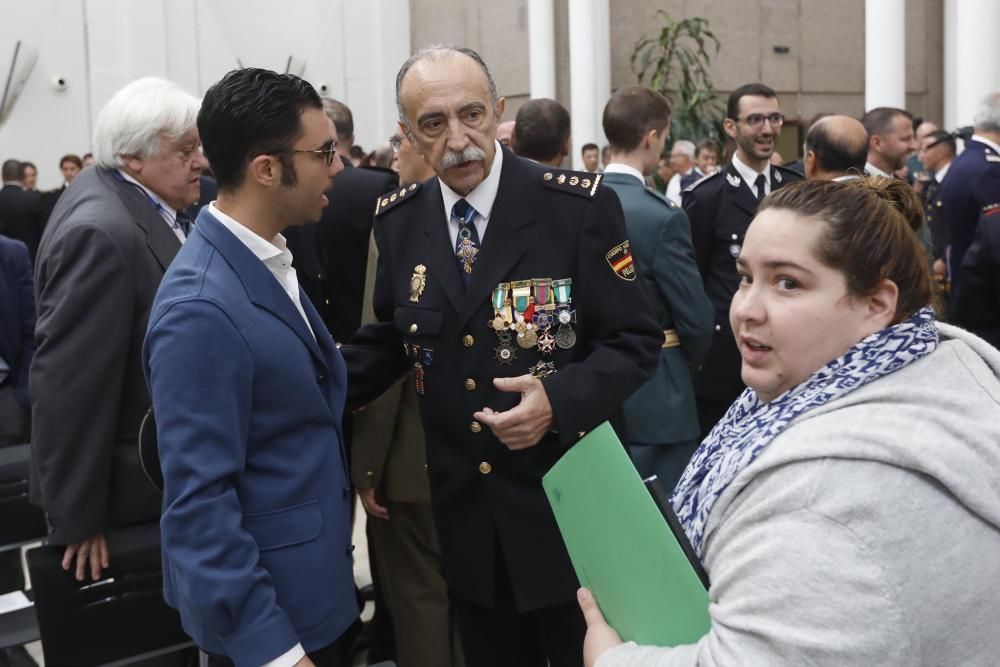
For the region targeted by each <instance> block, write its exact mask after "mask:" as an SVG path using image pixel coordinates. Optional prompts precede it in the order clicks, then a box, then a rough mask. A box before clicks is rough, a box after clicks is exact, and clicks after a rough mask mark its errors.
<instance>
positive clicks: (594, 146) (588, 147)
mask: <svg viewBox="0 0 1000 667" xmlns="http://www.w3.org/2000/svg"><path fill="white" fill-rule="evenodd" d="M596 150H600V149H599V148H598V147H597V144H594V143H590V144H584V145H583V147H582V148H581V149H580V154H581V155H583V154H584V153H586V152H587V151H596Z"/></svg>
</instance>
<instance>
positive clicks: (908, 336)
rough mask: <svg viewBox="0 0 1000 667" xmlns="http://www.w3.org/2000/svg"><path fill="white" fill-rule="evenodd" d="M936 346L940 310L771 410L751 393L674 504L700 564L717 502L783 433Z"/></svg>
mask: <svg viewBox="0 0 1000 667" xmlns="http://www.w3.org/2000/svg"><path fill="white" fill-rule="evenodd" d="M937 345H938V330H937V325H936V323H935V318H934V310H933V309H932V308H930V307H929V306H928V307H924V308H922V309H921V310H919V311H917V312H916V313H915V314H914V315H913V316H912V317H910V318H909V319H908V320H905V321H903V322H900V323H899V324H896V325H894V326H891V327H887V328H885V329H882V330H881V331H877V332H876V333H873V334H872V335H870V336H868V337H867V338H865V339H864V340H862V341H861V342H860V343H858V344H857V345H855V346H854V347H852V348H851V349H849V350H848V351H847V352H846V353H844V355H843V356H841V357H838V358H837V359H834V360H833V361H831V362H830V363H828V364H827V365H826V366H824V367H823V368H821V369H819V370H818V371H816V372H815V373H813V374H812V375H811V376H810V377H809V378H808V379H807V380H805V381H804V382H802V383H801V384H799V385H796V386H795V387H793V388H792V389H790V390H788V391H787V392H785V393H784V394H782V395H781V396H778V397H777V398H775V399H774V400H773V401H771V402H770V403H765V402H764V401H762V400H760V399H759V398H757V394H756V393H755V392H754V391H753V389H750V388H749V387H748V388H747V389H746V390H744V392H743V393H742V394H741V395H740V397H739V398H738V399H737V400H736V402H735V403H733V404H732V405H731V406H730V407H729V410H728V411H727V412H726V415H725V417H723V418H722V420H721V421H720V422H719V423H718V424H716V425H715V428H713V429H712V432H711V433H709V434H708V437H707V438H705V440H704V441H703V442H702V443H701V446H700V447H698V450H697V451H696V452H695V453H694V456H693V457H692V458H691V462H690V463H688V466H687V468H686V469H685V470H684V474H683V475H682V476H681V479H680V481H679V482H678V483H677V487H676V488H675V489H674V494H673V496H672V497H671V502H672V503H673V506H674V510H675V511H676V512H677V516H678V518H680V521H681V524H682V525H683V526H684V531H685V532H686V533H687V535H688V538H689V539H690V540H691V545H692V546H693V547H694V550H695V552H696V553H697V554H698V556H699V558H701V557H703V556H704V554H703V552H702V549H703V546H704V539H705V526H706V525H707V524H708V517H709V515H710V514H711V512H712V507H713V506H714V505H715V502H716V501H717V500H718V499H719V497H720V496H721V495H722V494H723V492H724V491H725V490H726V488H727V487H728V486H729V485H730V484H731V483H732V481H733V480H734V479H736V476H737V475H739V474H740V473H741V472H742V471H743V470H744V469H745V468H746V467H747V466H749V465H750V464H751V463H753V461H754V459H756V458H757V456H758V455H759V454H760V453H761V452H762V451H764V448H766V447H767V446H768V444H770V442H771V440H773V439H774V438H775V437H776V436H777V435H778V434H779V433H781V432H782V431H784V430H785V428H786V427H787V426H788V425H789V424H791V423H792V421H793V420H795V419H796V418H798V417H799V416H800V415H802V414H803V413H804V412H806V411H808V410H812V409H814V408H817V407H819V406H821V405H824V404H826V403H828V402H830V401H832V400H834V399H837V398H840V397H841V396H844V395H846V394H848V393H850V392H852V391H854V390H855V389H857V388H858V387H862V386H864V385H866V384H868V383H869V382H871V381H873V380H877V379H878V378H880V377H883V376H885V375H888V374H889V373H892V372H893V371H897V370H899V369H900V368H902V367H903V366H906V365H907V364H909V363H911V362H914V361H916V360H917V359H920V358H922V357H924V356H926V355H928V354H930V353H931V352H933V351H934V349H935V348H936V347H937Z"/></svg>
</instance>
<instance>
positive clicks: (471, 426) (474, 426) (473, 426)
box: [469, 422, 483, 433]
mask: <svg viewBox="0 0 1000 667" xmlns="http://www.w3.org/2000/svg"><path fill="white" fill-rule="evenodd" d="M469 430H470V431H472V432H473V433H479V432H480V431H482V430H483V425H482V424H480V423H479V422H472V423H471V424H469Z"/></svg>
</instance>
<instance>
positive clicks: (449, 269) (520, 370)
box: [345, 47, 663, 667]
mask: <svg viewBox="0 0 1000 667" xmlns="http://www.w3.org/2000/svg"><path fill="white" fill-rule="evenodd" d="M396 88H397V99H398V101H399V106H400V115H401V119H402V122H401V129H402V131H404V132H406V133H407V136H408V137H409V138H410V139H411V140H412V141H413V142H414V144H415V145H416V146H417V147H418V148H419V149H420V151H421V152H422V153H423V154H424V155H425V156H426V157H427V159H428V161H429V162H430V163H431V164H432V165H433V167H434V171H435V172H436V173H437V176H438V178H437V179H432V180H430V181H428V182H427V183H425V184H424V185H419V184H411V185H409V186H407V187H406V188H405V189H403V188H400V189H398V190H396V191H393V192H391V193H387V194H386V195H384V196H383V197H382V198H381V199H380V200H379V202H378V208H377V210H376V220H375V237H376V240H377V242H378V246H379V267H378V273H377V279H376V286H375V295H374V306H375V313H376V315H377V317H378V318H379V320H380V321H381V322H382V324H376V325H370V326H369V327H367V328H363V329H362V330H361V332H359V334H358V336H356V337H355V341H353V342H354V343H355V344H357V346H358V349H355V350H352V349H350V348H351V347H352V346H346V347H345V353H346V356H347V358H348V362H349V364H350V366H349V368H350V369H351V371H352V374H351V379H352V381H353V380H355V378H357V379H358V381H359V382H360V383H361V386H359V387H357V388H356V389H355V391H358V392H360V393H364V391H365V386H364V385H365V384H367V383H370V382H372V381H373V380H375V381H381V378H377V377H376V376H378V375H379V373H378V372H375V373H373V372H371V370H372V369H373V368H374V365H373V364H371V363H368V364H362V365H359V363H358V362H359V361H364V360H365V359H364V357H366V355H367V357H368V358H367V361H369V362H371V361H373V359H372V356H371V352H373V345H375V344H376V343H377V344H378V345H377V350H376V351H377V352H381V353H382V355H383V356H384V355H385V353H386V352H388V351H389V350H395V349H399V348H402V347H403V346H401V345H399V340H400V337H402V339H403V341H404V342H405V349H406V350H407V351H408V353H409V355H410V359H411V365H412V367H413V369H414V380H413V382H414V387H415V390H416V393H417V396H418V401H419V403H420V407H421V414H422V417H423V423H424V429H425V432H426V437H427V462H428V471H429V474H430V481H431V495H432V503H433V510H434V516H435V520H436V523H437V527H438V531H439V534H440V538H441V546H442V549H443V552H444V557H445V572H446V577H447V580H448V586H449V591H450V595H451V600H452V603H453V606H454V609H455V615H456V618H457V619H458V624H459V629H460V633H461V636H462V644H463V649H464V651H465V655H466V662H467V663H468V664H469V665H476V667H481V666H483V665H505V666H506V665H519V666H533V665H538V666H539V667H541V666H543V665H545V664H550V665H553V666H554V667H559V666H562V665H565V666H567V667H569V666H572V667H578V666H579V665H580V664H581V663H582V659H583V657H582V656H583V652H582V645H583V636H584V632H585V627H584V622H583V618H582V615H581V614H580V612H579V609H578V608H577V607H576V603H575V592H576V589H577V587H578V585H579V583H578V581H577V578H576V575H575V574H574V571H573V568H572V566H571V564H570V560H569V557H568V555H567V553H566V549H565V547H564V545H563V542H562V538H561V537H560V534H559V530H558V528H557V526H556V523H555V520H554V517H553V515H552V512H551V510H550V508H549V505H548V502H547V501H546V498H545V495H544V492H543V490H542V486H541V483H540V480H541V476H542V475H543V474H544V473H545V472H546V471H547V470H548V469H549V468H550V467H551V466H552V464H553V463H555V461H556V460H558V458H559V457H560V456H561V455H562V454H563V453H564V452H565V451H566V450H567V449H568V448H569V447H570V446H572V445H573V443H574V442H576V441H577V439H578V438H579V437H580V436H581V435H583V434H584V433H585V432H587V431H588V430H590V429H592V428H594V427H595V426H597V425H598V424H600V423H601V422H603V421H604V420H607V419H609V418H611V419H612V420H613V423H614V421H615V419H614V418H615V417H616V416H617V415H618V413H619V412H620V406H621V404H622V402H623V401H624V400H625V398H626V397H628V396H629V395H630V394H632V393H633V392H634V391H635V390H636V389H637V388H638V387H639V386H640V385H642V384H643V382H644V381H646V380H647V379H649V377H651V374H652V371H653V369H654V368H655V365H656V359H657V356H658V352H659V350H660V346H661V345H662V342H663V332H662V331H661V330H660V329H659V327H658V326H657V324H656V322H655V321H653V320H652V319H651V317H650V316H649V315H648V314H647V313H648V312H649V311H650V307H649V304H648V303H647V301H646V299H645V297H644V293H643V291H642V289H641V288H640V287H639V284H638V283H637V282H636V281H635V267H634V265H633V263H632V256H631V253H630V251H629V244H628V239H627V238H626V232H625V224H624V220H623V216H622V209H621V205H620V204H619V203H618V199H617V197H615V195H614V193H613V192H611V191H610V190H607V189H604V188H602V187H601V185H602V184H601V175H599V174H590V173H575V172H565V171H560V170H557V169H552V168H546V167H543V166H541V165H537V164H534V163H532V162H529V161H527V160H522V159H520V158H518V157H517V156H515V155H514V154H513V153H511V152H509V151H508V150H506V149H502V148H500V146H499V144H498V142H497V141H496V140H495V134H496V126H497V122H498V119H499V118H500V116H501V114H502V112H503V109H504V100H503V99H502V98H498V96H497V93H496V85H495V83H494V82H493V78H492V76H490V74H489V71H488V70H487V68H486V65H485V64H484V63H483V61H482V59H481V58H480V57H479V56H478V54H476V53H475V52H473V51H471V50H468V49H455V48H450V47H432V48H430V49H426V50H423V51H420V52H418V53H417V54H415V55H414V56H413V57H411V58H410V59H409V60H408V61H407V62H406V63H405V64H404V65H403V67H402V69H401V70H400V72H399V75H398V77H397V83H396ZM397 346H398V347H397ZM379 361H382V362H383V365H385V364H384V362H385V361H390V360H388V359H385V358H383V359H380V360H379ZM389 365H391V364H389ZM390 370H391V369H390ZM359 371H360V373H359Z"/></svg>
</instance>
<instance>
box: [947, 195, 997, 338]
mask: <svg viewBox="0 0 1000 667" xmlns="http://www.w3.org/2000/svg"><path fill="white" fill-rule="evenodd" d="M962 275H963V278H962V280H963V283H962V290H961V292H959V293H958V295H956V298H955V299H954V300H953V302H952V306H951V312H950V313H949V315H950V317H951V320H952V321H953V322H954V323H955V324H957V325H958V326H960V327H963V328H965V329H968V330H969V331H971V332H973V333H975V334H976V335H977V336H980V337H982V338H985V339H986V340H987V341H989V342H990V343H991V344H992V345H993V346H994V347H998V348H1000V201H998V202H997V203H994V204H991V205H989V206H987V207H986V208H984V209H983V211H982V213H981V215H980V217H979V222H978V224H977V225H976V236H975V239H974V240H973V242H972V245H970V246H969V249H968V250H967V251H966V253H965V256H964V257H963V259H962Z"/></svg>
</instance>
